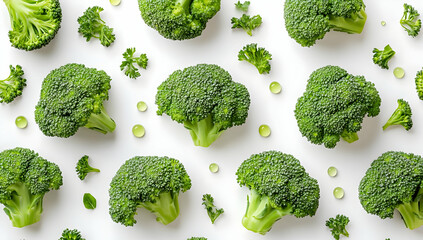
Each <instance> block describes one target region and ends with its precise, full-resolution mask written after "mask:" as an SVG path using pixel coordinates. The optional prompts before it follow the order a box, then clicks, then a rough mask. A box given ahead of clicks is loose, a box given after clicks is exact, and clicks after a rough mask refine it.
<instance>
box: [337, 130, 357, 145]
mask: <svg viewBox="0 0 423 240" xmlns="http://www.w3.org/2000/svg"><path fill="white" fill-rule="evenodd" d="M341 137H342V139H344V140H345V141H347V142H348V143H353V142H355V141H357V140H358V135H357V133H356V132H348V131H347V130H344V132H343V133H342V134H341Z"/></svg>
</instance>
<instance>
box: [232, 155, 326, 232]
mask: <svg viewBox="0 0 423 240" xmlns="http://www.w3.org/2000/svg"><path fill="white" fill-rule="evenodd" d="M236 175H237V181H238V183H239V184H240V185H241V186H246V187H248V188H249V189H250V191H251V192H250V195H249V196H248V197H247V210H246V212H245V215H244V218H243V219H242V224H243V225H244V227H245V228H246V229H248V230H250V231H253V232H256V233H260V234H263V235H264V234H266V233H267V232H268V231H269V230H270V229H271V228H272V225H273V224H274V223H275V222H276V221H277V220H279V219H281V218H282V217H283V216H286V215H294V216H295V217H298V218H302V217H305V216H313V215H314V214H315V213H316V210H317V208H318V206H319V198H320V189H319V185H318V183H317V181H316V179H314V178H312V177H310V176H309V174H308V173H307V172H306V171H305V169H304V167H303V166H301V164H300V162H299V161H298V160H297V159H296V158H295V157H293V156H292V155H289V154H284V153H281V152H277V151H267V152H263V153H259V154H254V155H252V156H251V157H250V158H249V159H247V160H245V161H244V162H243V163H242V164H241V166H240V167H239V168H238V170H237V172H236Z"/></svg>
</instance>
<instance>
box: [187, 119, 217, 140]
mask: <svg viewBox="0 0 423 240" xmlns="http://www.w3.org/2000/svg"><path fill="white" fill-rule="evenodd" d="M184 126H185V128H187V129H188V130H189V132H190V134H191V137H192V140H193V141H194V144H195V146H201V147H208V146H210V145H211V144H212V143H213V142H214V141H216V139H218V138H219V137H220V135H221V134H222V132H223V131H222V130H221V127H220V125H218V124H214V123H213V118H212V117H211V115H209V116H208V117H207V118H205V119H203V120H201V121H199V122H188V121H187V122H184Z"/></svg>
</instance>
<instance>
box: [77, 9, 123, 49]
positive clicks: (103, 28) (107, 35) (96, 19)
mask: <svg viewBox="0 0 423 240" xmlns="http://www.w3.org/2000/svg"><path fill="white" fill-rule="evenodd" d="M103 10H104V9H103V8H102V7H99V6H94V7H89V8H88V9H87V10H85V12H84V15H82V16H81V17H79V18H78V23H79V28H78V32H79V33H81V34H82V36H83V37H84V38H86V40H87V42H88V41H90V39H91V38H97V39H99V40H100V42H101V45H103V46H106V47H108V46H110V44H112V43H113V42H114V41H115V39H116V37H115V34H113V28H110V27H109V26H107V25H106V22H105V21H103V19H101V17H100V12H102V11H103Z"/></svg>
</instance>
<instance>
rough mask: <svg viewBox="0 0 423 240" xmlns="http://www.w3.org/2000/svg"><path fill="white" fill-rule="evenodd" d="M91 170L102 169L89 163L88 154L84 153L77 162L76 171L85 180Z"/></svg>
mask: <svg viewBox="0 0 423 240" xmlns="http://www.w3.org/2000/svg"><path fill="white" fill-rule="evenodd" d="M90 172H100V170H99V169H97V168H93V167H91V166H90V164H89V163H88V156H87V155H84V156H83V157H82V158H81V159H79V161H78V163H77V164H76V173H77V174H78V178H79V179H81V180H84V179H85V177H86V176H87V175H88V173H90Z"/></svg>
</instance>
